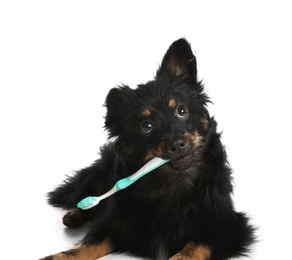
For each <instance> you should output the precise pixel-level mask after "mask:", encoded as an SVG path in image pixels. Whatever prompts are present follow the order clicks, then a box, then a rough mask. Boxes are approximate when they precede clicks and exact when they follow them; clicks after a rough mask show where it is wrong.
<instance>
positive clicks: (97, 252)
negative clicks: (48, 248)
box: [40, 240, 113, 260]
mask: <svg viewBox="0 0 292 260" xmlns="http://www.w3.org/2000/svg"><path fill="white" fill-rule="evenodd" d="M112 252H113V247H112V245H111V243H110V241H108V240H105V241H103V242H101V243H99V244H95V245H94V244H85V243H82V242H81V243H80V244H78V245H77V246H76V247H75V248H73V249H71V250H68V251H64V252H61V253H58V254H54V255H50V256H47V257H44V258H41V259H40V260H95V259H98V258H101V257H103V256H106V255H108V254H110V253H112Z"/></svg>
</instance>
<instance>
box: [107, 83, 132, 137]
mask: <svg viewBox="0 0 292 260" xmlns="http://www.w3.org/2000/svg"><path fill="white" fill-rule="evenodd" d="M132 97H133V90H132V89H130V88H129V87H128V86H122V87H119V88H113V89H111V90H110V92H109V93H108V95H107V98H106V101H105V107H106V108H107V113H106V116H105V128H106V129H107V130H108V131H109V136H110V137H117V136H119V135H121V134H123V133H124V132H125V131H127V130H126V129H125V127H124V126H125V125H126V123H125V121H126V120H127V119H126V118H127V117H128V116H129V114H130V113H131V106H132V104H133V101H132V99H133V98H132Z"/></svg>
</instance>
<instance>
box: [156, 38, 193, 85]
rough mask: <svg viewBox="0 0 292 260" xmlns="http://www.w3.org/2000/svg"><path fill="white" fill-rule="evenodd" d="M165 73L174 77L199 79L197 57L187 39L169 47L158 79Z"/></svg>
mask: <svg viewBox="0 0 292 260" xmlns="http://www.w3.org/2000/svg"><path fill="white" fill-rule="evenodd" d="M165 72H166V73H169V74H171V75H172V76H177V77H182V78H191V79H195V80H196V79H197V62H196V57H195V55H194V54H193V52H192V49H191V46H190V44H189V43H188V42H187V40H186V39H184V38H181V39H179V40H177V41H175V42H174V43H173V44H172V45H171V46H170V47H169V49H168V51H167V52H166V54H165V55H164V58H163V60H162V63H161V67H160V68H159V69H158V71H157V77H160V76H161V75H163V74H164V73H165Z"/></svg>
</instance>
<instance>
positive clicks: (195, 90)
mask: <svg viewBox="0 0 292 260" xmlns="http://www.w3.org/2000/svg"><path fill="white" fill-rule="evenodd" d="M207 102H208V97H207V96H206V95H205V94H204V92H203V86H202V84H201V82H200V81H198V79H197V63H196V58H195V56H194V55H193V53H192V50H191V46H190V45H189V43H188V42H187V41H186V40H185V39H179V40H177V41H175V42H174V43H173V44H172V45H171V46H170V47H169V49H168V51H167V52H166V54H165V56H164V58H163V60H162V63H161V66H160V68H159V69H158V71H157V74H156V77H155V79H154V80H152V81H149V82H147V83H146V84H141V85H139V86H138V87H137V88H136V89H131V88H129V87H128V86H122V87H119V88H114V89H111V90H110V92H109V94H108V96H107V99H106V107H107V115H106V118H105V127H106V128H107V129H108V131H109V135H110V137H117V138H118V140H119V141H120V144H122V145H121V147H122V148H121V150H122V152H123V153H124V154H126V156H134V154H135V155H136V156H140V157H142V158H143V160H144V161H147V160H149V159H151V158H153V157H155V156H158V157H161V158H165V159H170V160H171V162H170V165H171V167H172V168H174V169H176V170H185V169H188V168H190V167H192V165H194V163H195V161H196V159H197V157H198V154H199V153H198V151H199V150H200V149H201V147H202V146H203V144H204V141H205V138H206V135H207V133H208V130H209V128H210V122H211V120H210V118H209V115H208V112H207V109H206V104H207ZM136 158H137V157H136Z"/></svg>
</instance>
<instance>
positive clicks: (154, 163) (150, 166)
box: [116, 157, 169, 191]
mask: <svg viewBox="0 0 292 260" xmlns="http://www.w3.org/2000/svg"><path fill="white" fill-rule="evenodd" d="M168 161H169V160H163V159H161V158H158V157H155V158H153V159H152V160H151V161H149V162H148V163H146V164H145V165H144V166H143V167H142V168H141V169H140V170H138V171H137V172H135V173H134V174H132V175H131V176H129V177H126V178H124V179H121V180H119V181H118V182H117V183H116V187H117V191H119V190H123V189H125V188H127V187H129V186H130V185H131V184H133V183H134V182H135V181H137V180H139V179H140V178H141V177H143V176H144V175H146V174H147V173H149V172H151V171H153V170H155V169H156V168H158V167H160V166H161V165H163V164H165V163H167V162H168Z"/></svg>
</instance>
